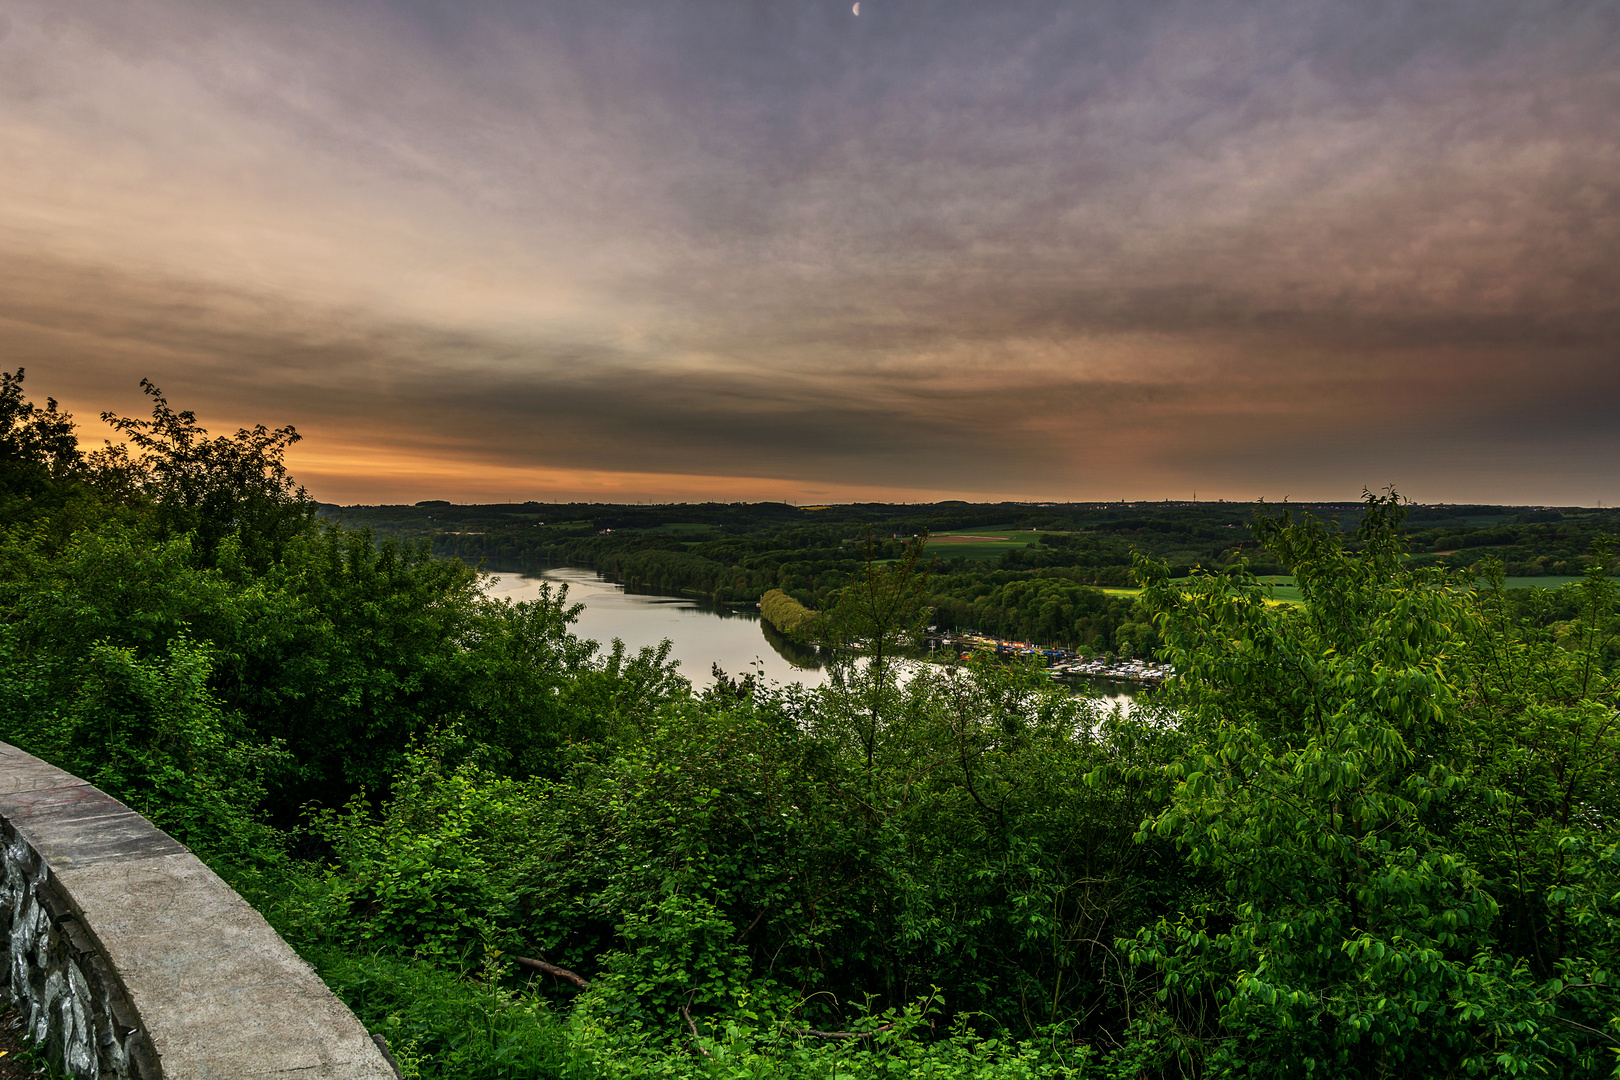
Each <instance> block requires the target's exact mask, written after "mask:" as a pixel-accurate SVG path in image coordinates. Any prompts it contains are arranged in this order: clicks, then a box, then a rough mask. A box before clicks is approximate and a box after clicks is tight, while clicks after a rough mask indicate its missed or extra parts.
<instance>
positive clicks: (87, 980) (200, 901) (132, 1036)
mask: <svg viewBox="0 0 1620 1080" xmlns="http://www.w3.org/2000/svg"><path fill="white" fill-rule="evenodd" d="M0 843H3V844H4V851H3V859H4V882H3V885H0V942H3V943H4V945H5V949H6V952H5V960H6V969H7V975H6V977H5V980H4V985H0V994H4V995H6V996H9V997H10V999H11V1000H12V1001H14V1002H15V1003H16V1004H17V1006H18V1008H19V1010H20V1011H21V1012H22V1013H23V1016H24V1018H25V1019H26V1021H27V1025H28V1033H29V1035H30V1036H31V1037H33V1038H34V1039H35V1040H36V1041H38V1042H42V1043H44V1044H45V1045H46V1046H47V1047H48V1048H49V1054H50V1058H51V1060H52V1061H53V1062H55V1063H57V1064H58V1065H59V1066H60V1067H61V1068H62V1070H63V1071H64V1072H66V1073H68V1074H69V1075H70V1076H72V1077H74V1078H75V1080H100V1078H112V1077H116V1078H118V1080H159V1078H163V1080H252V1078H266V1080H269V1078H273V1077H283V1076H286V1077H289V1078H290V1077H294V1076H296V1077H299V1078H309V1080H395V1078H396V1076H397V1073H396V1072H395V1070H394V1069H393V1067H392V1066H391V1065H390V1064H389V1062H388V1061H387V1059H386V1058H385V1057H384V1054H383V1052H382V1050H381V1049H380V1048H379V1046H378V1045H377V1044H376V1043H374V1042H373V1041H372V1039H371V1037H370V1036H369V1035H367V1033H366V1030H365V1028H364V1027H362V1026H361V1024H360V1021H359V1020H357V1019H356V1018H355V1016H354V1014H353V1013H351V1012H350V1011H349V1010H348V1008H347V1007H346V1006H344V1004H343V1003H342V1002H341V1001H339V1000H338V999H337V998H336V997H335V996H334V995H333V994H332V992H331V991H330V990H328V989H327V988H326V985H325V984H324V983H322V982H321V980H320V978H319V977H318V976H316V974H315V972H314V971H313V970H312V969H311V968H310V966H309V965H308V964H306V963H305V962H304V961H303V960H302V959H300V958H299V957H298V955H297V954H296V953H295V952H293V950H292V948H291V946H289V945H288V944H287V943H286V942H285V941H283V940H282V939H281V936H280V935H279V934H277V933H276V932H275V931H274V930H272V929H271V928H270V925H269V924H268V923H267V922H265V921H264V918H263V917H262V916H261V915H260V914H259V913H258V912H256V911H254V910H253V909H252V908H251V907H249V906H248V904H247V902H246V901H244V900H243V899H242V898H241V897H240V896H238V895H237V894H236V893H235V891H234V890H232V889H231V887H230V886H228V885H226V884H225V882H223V881H222V880H220V878H219V876H218V875H216V874H215V873H214V872H213V871H211V870H209V869H208V868H207V867H206V866H204V865H203V864H202V863H201V862H200V861H199V860H198V859H197V857H196V856H195V855H193V854H191V852H190V851H188V850H187V849H186V848H185V847H184V846H183V845H182V844H180V843H178V842H177V841H175V840H174V839H173V838H172V837H170V836H169V835H168V834H167V833H165V832H163V831H162V830H160V829H158V828H157V827H156V826H154V825H153V824H152V823H151V822H149V821H147V820H146V819H145V818H143V817H141V816H140V815H139V814H137V813H135V812H134V811H133V810H131V809H129V808H128V807H127V806H125V805H124V804H123V803H121V802H119V801H118V800H117V799H114V798H112V797H111V796H110V795H108V794H106V793H105V792H103V791H101V790H100V789H98V788H96V787H93V786H92V785H90V784H88V783H86V782H85V781H83V780H80V779H79V778H77V777H75V776H72V775H70V774H68V773H65V772H63V771H62V770H61V769H58V768H55V767H54V766H51V765H47V764H46V763H45V762H43V761H41V760H40V759H38V758H36V757H34V756H32V755H31V754H26V753H24V752H23V751H21V750H18V749H17V748H16V747H14V746H10V745H7V744H5V743H0Z"/></svg>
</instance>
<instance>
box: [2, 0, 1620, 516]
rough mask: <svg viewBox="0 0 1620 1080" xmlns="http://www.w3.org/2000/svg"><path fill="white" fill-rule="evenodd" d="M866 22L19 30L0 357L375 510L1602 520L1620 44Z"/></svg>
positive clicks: (181, 8)
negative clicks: (1285, 490)
mask: <svg viewBox="0 0 1620 1080" xmlns="http://www.w3.org/2000/svg"><path fill="white" fill-rule="evenodd" d="M869 6H870V8H871V10H870V11H868V10H867V9H866V8H865V7H863V12H862V16H861V18H860V19H859V20H853V19H850V18H849V17H848V12H847V8H845V9H843V10H842V11H841V12H840V11H837V10H835V9H836V8H837V7H838V5H828V6H825V7H823V6H818V5H789V6H777V5H757V6H755V7H752V8H747V9H739V8H738V7H737V6H736V5H733V4H721V3H718V2H714V3H709V2H695V0H694V2H665V3H657V4H654V3H646V4H627V5H622V6H620V5H616V6H615V9H614V11H613V12H612V13H611V15H609V13H607V12H606V11H605V10H603V9H597V8H591V7H589V6H585V7H581V6H578V5H560V4H524V5H518V4H510V5H502V4H493V5H480V6H479V7H478V8H477V9H476V10H474V9H468V8H466V7H465V5H449V4H437V3H416V4H409V5H407V4H402V3H401V4H391V3H385V2H383V0H367V2H360V0H355V2H343V3H326V4H318V5H317V4H290V5H285V6H280V5H278V6H277V7H275V8H274V9H269V8H264V7H263V6H260V5H247V4H219V3H207V4H204V3H200V2H188V0H127V2H120V3H117V4H114V3H111V2H110V0H52V2H51V3H49V4H46V3H43V2H42V0H12V2H11V3H9V4H8V6H7V10H8V12H9V13H10V18H11V26H12V30H11V33H10V34H9V36H6V37H4V39H3V40H0V175H3V176H5V177H6V178H7V179H6V182H5V183H6V190H5V196H6V197H5V198H4V199H3V200H0V320H3V322H0V326H4V327H5V333H4V334H3V335H0V360H4V362H5V363H7V364H8V365H11V366H16V365H18V364H24V363H26V364H27V365H28V366H29V367H30V385H31V386H33V385H36V383H37V385H38V386H39V387H40V388H41V392H42V393H43V392H47V391H48V392H52V393H56V394H57V396H59V397H62V398H63V399H64V400H65V401H69V402H71V403H72V404H73V405H74V407H76V408H78V409H79V410H80V412H81V416H83V415H87V414H91V413H93V412H94V411H96V410H99V409H100V408H102V407H111V408H116V409H121V410H126V411H127V410H130V409H133V408H138V407H139V404H140V403H139V401H138V400H135V399H136V397H137V395H135V393H134V387H135V383H136V382H137V380H138V379H139V378H140V377H141V376H142V375H150V376H152V377H153V378H155V379H156V380H157V381H159V382H160V384H162V385H163V386H164V387H165V389H166V390H168V391H169V393H170V396H171V398H172V399H174V400H175V401H176V402H178V403H183V404H186V405H195V407H197V408H198V409H199V411H200V412H201V413H203V415H204V416H205V417H210V418H217V420H216V422H217V423H218V424H220V425H221V426H231V425H234V424H237V423H251V422H256V421H259V420H264V421H266V422H271V423H281V422H286V421H289V420H290V421H293V422H295V423H297V424H298V425H299V427H300V429H301V430H305V431H307V432H308V433H309V434H310V435H311V440H310V442H309V443H306V444H305V446H304V447H303V448H301V449H300V452H301V453H304V452H309V453H313V450H311V449H310V448H311V446H312V444H313V443H315V442H316V441H317V440H319V439H325V440H327V441H328V445H329V446H335V445H342V446H344V447H346V448H347V449H346V450H345V451H344V453H345V454H348V455H350V456H349V457H348V458H342V457H341V456H340V457H334V456H333V454H332V452H331V451H330V450H327V451H322V455H323V456H321V458H320V461H321V462H322V465H321V468H322V469H323V470H325V471H324V472H323V473H322V474H321V475H322V476H323V477H324V478H325V479H323V481H322V482H323V483H328V484H334V485H337V484H340V483H341V485H342V486H343V489H344V490H345V491H349V492H351V493H359V492H363V491H364V490H365V483H366V481H365V479H364V475H359V476H358V477H357V478H355V479H350V480H343V481H340V480H339V479H337V478H338V477H340V476H341V474H342V467H341V461H342V460H350V461H352V462H353V464H354V469H355V470H356V472H357V473H358V474H363V473H364V472H365V471H367V470H369V471H370V473H371V474H372V475H374V476H375V477H376V478H377V485H378V490H379V491H381V490H382V489H383V488H384V487H385V486H388V485H392V486H388V490H390V491H396V490H403V489H402V488H400V487H399V485H400V484H403V483H405V481H404V480H402V479H400V478H399V476H398V475H397V474H398V470H397V469H395V470H392V471H389V470H388V469H387V468H386V467H385V466H384V465H382V464H380V462H383V461H385V460H389V459H392V460H396V461H410V462H414V463H415V465H413V468H415V469H417V471H418V472H419V473H420V474H421V475H422V476H424V477H427V476H429V475H431V476H432V477H434V478H435V479H434V480H433V481H432V484H433V487H434V493H436V494H439V495H443V494H445V484H446V483H448V482H449V481H447V480H446V479H445V478H447V477H454V476H457V475H460V476H463V477H465V478H466V480H465V482H466V484H467V485H468V486H469V490H471V489H472V488H473V487H475V486H476V485H477V484H478V483H480V480H479V476H480V474H481V473H482V474H484V475H488V474H489V473H490V472H491V470H495V471H499V472H500V474H501V475H503V476H508V477H511V478H513V481H512V482H513V483H514V484H516V483H517V481H516V479H515V478H516V477H518V476H520V475H525V473H524V470H528V473H527V474H526V475H531V476H532V477H534V481H533V482H534V483H535V484H536V485H541V486H544V485H547V484H552V483H554V482H560V481H558V480H557V478H558V477H562V476H574V477H585V476H586V475H587V474H589V475H602V476H605V475H608V474H624V475H626V476H633V477H637V478H639V479H637V480H636V483H637V484H642V485H643V486H644V487H645V486H647V485H652V486H655V484H653V482H652V481H646V480H645V479H644V478H646V477H655V476H660V475H662V476H668V477H670V481H669V483H670V484H671V485H672V491H673V490H674V487H673V486H679V485H685V486H686V487H685V488H683V490H687V489H691V490H696V489H695V488H694V487H693V485H696V484H698V481H696V480H693V479H692V478H693V477H708V478H710V480H707V481H703V483H706V484H709V485H710V487H711V488H712V489H715V490H718V489H719V488H720V487H722V486H723V485H724V484H727V483H731V484H734V485H735V486H736V488H737V490H743V489H745V488H746V489H747V490H751V491H762V490H764V488H766V487H769V486H770V485H772V484H781V485H790V486H791V489H792V490H800V488H802V487H803V485H806V484H808V485H813V486H814V487H815V488H816V490H817V491H824V490H825V491H832V490H849V491H854V490H857V489H858V490H861V491H879V490H887V491H892V492H896V493H903V492H908V491H930V492H977V493H994V492H998V491H1003V492H1013V491H1017V492H1020V493H1029V494H1036V495H1043V496H1050V497H1066V496H1074V497H1091V496H1095V497H1110V496H1129V497H1139V496H1152V495H1155V494H1160V493H1164V492H1172V491H1174V492H1178V493H1179V492H1180V490H1181V489H1182V488H1189V487H1193V486H1196V487H1197V488H1198V489H1199V490H1200V492H1206V493H1208V494H1210V495H1215V494H1218V493H1219V492H1220V491H1222V490H1227V491H1230V492H1233V493H1237V494H1240V495H1241V496H1242V497H1247V496H1248V495H1249V494H1252V493H1253V489H1254V488H1255V487H1264V486H1267V485H1274V484H1286V485H1289V486H1290V487H1291V489H1292V490H1293V491H1294V493H1295V494H1296V495H1297V496H1299V497H1324V496H1343V495H1345V494H1346V492H1345V491H1344V490H1343V485H1345V484H1347V483H1348V484H1350V485H1351V486H1352V487H1354V486H1357V485H1359V483H1361V482H1362V481H1360V480H1353V479H1351V478H1353V477H1356V476H1360V475H1362V474H1371V473H1380V474H1383V473H1391V472H1393V473H1400V472H1402V467H1403V465H1404V466H1405V467H1406V469H1407V470H1408V471H1410V472H1411V473H1413V474H1414V475H1420V476H1422V477H1423V478H1424V479H1423V481H1422V482H1423V483H1424V484H1425V485H1431V486H1432V491H1433V497H1436V498H1445V497H1448V496H1447V494H1446V491H1447V485H1448V484H1450V485H1453V486H1455V487H1456V488H1457V489H1458V490H1462V489H1463V488H1467V489H1468V490H1471V491H1480V492H1486V491H1495V492H1497V495H1496V496H1494V497H1497V498H1504V499H1507V498H1514V499H1530V500H1532V501H1541V500H1539V499H1536V498H1535V493H1536V492H1539V491H1544V490H1546V491H1550V490H1554V489H1555V488H1556V489H1557V490H1559V491H1563V492H1566V493H1567V494H1566V495H1565V496H1562V497H1566V498H1572V499H1574V498H1584V499H1586V500H1589V501H1590V500H1595V499H1596V498H1609V499H1611V500H1612V498H1613V495H1612V492H1610V488H1611V487H1613V486H1615V482H1616V481H1617V480H1620V476H1615V475H1612V471H1606V467H1603V466H1596V467H1594V468H1593V469H1590V470H1585V471H1582V472H1581V473H1580V475H1579V476H1578V477H1574V478H1570V477H1562V478H1559V477H1555V475H1554V474H1555V473H1557V472H1558V471H1559V470H1558V465H1557V462H1558V461H1559V460H1560V459H1561V458H1562V457H1564V456H1566V455H1568V454H1570V453H1576V452H1579V453H1583V454H1596V455H1602V454H1605V453H1608V452H1609V450H1611V449H1613V448H1614V444H1615V442H1616V439H1617V436H1620V433H1617V432H1616V430H1615V427H1616V417H1615V416H1614V415H1613V413H1612V411H1611V410H1609V409H1608V408H1607V406H1606V405H1605V404H1604V402H1605V400H1608V399H1606V398H1605V397H1604V395H1605V394H1608V393H1609V392H1610V391H1611V389H1612V388H1613V387H1612V384H1613V382H1614V379H1615V377H1614V376H1613V375H1612V374H1610V368H1611V367H1612V357H1613V356H1614V354H1615V351H1614V346H1615V344H1616V338H1617V326H1620V317H1617V312H1616V300H1615V297H1616V296H1620V256H1617V255H1616V252H1620V244H1617V241H1620V180H1617V177H1620V137H1617V136H1616V134H1615V131H1614V128H1613V123H1612V120H1613V116H1614V115H1615V112H1616V107H1617V106H1620V100H1617V97H1620V83H1617V82H1616V80H1615V79H1614V77H1613V74H1612V73H1613V71H1615V70H1616V67H1617V65H1616V63H1615V61H1616V59H1617V57H1616V53H1617V50H1620V26H1617V16H1616V15H1615V13H1614V11H1613V10H1612V8H1610V7H1608V6H1607V5H1602V4H1595V3H1592V4H1572V5H1565V6H1564V7H1562V8H1560V9H1559V11H1558V12H1557V13H1556V14H1552V15H1545V16H1532V15H1528V14H1526V13H1525V10H1524V9H1522V8H1521V7H1520V6H1519V5H1514V4H1508V3H1492V2H1482V3H1478V4H1471V5H1468V6H1467V8H1466V10H1463V9H1451V10H1441V9H1431V8H1428V7H1425V6H1421V5H1402V4H1379V5H1372V4H1365V5H1362V4H1348V5H1347V4H1327V3H1316V4H1310V3H1307V4H1297V3H1296V4H1287V5H1283V4H1276V5H1251V4H1244V5H1235V4H1234V5H1225V4H1213V5H1211V4H1197V5H1194V4H1170V5H1153V6H1151V7H1150V6H1147V5H1140V4H1125V3H1117V4H1108V3H1105V4H1096V5H1087V6H1086V7H1084V8H1078V7H1075V6H1073V5H1063V4H1056V3H1049V2H1041V3H1037V2H1034V0H1028V2H1026V0H1013V2H1009V3H1006V4H998V5H995V6H994V7H985V6H984V5H980V4H970V3H950V2H931V3H922V2H921V0H893V2H881V0H880V2H874V3H872V4H870V5H869ZM1504 448H1505V449H1504ZM309 460H311V461H312V462H313V461H314V460H315V458H314V457H311V458H310V459H309ZM1611 460H1612V455H1611ZM385 472H387V473H388V475H389V476H392V477H393V479H389V480H387V481H386V483H385V482H384V480H383V479H382V476H383V474H384V473H385ZM548 478H549V479H548ZM677 478H682V479H677ZM1393 478H1395V479H1399V476H1395V477H1393ZM1382 479H1383V477H1382V476H1378V477H1372V480H1373V481H1376V482H1382ZM426 482H427V481H426V480H424V483H426ZM579 482H581V483H585V482H586V481H585V480H580V481H579ZM590 483H597V481H594V480H593V481H590ZM518 486H521V484H518ZM548 490H549V489H548ZM706 490H708V489H706ZM1579 492H1586V494H1585V495H1580V494H1579ZM648 493H649V494H650V495H655V494H656V492H652V491H650V490H649V492H648ZM1349 493H1350V494H1353V493H1354V492H1353V491H1351V492H1349ZM514 494H516V493H515V492H514ZM423 497H426V496H423ZM897 497H898V496H897ZM1471 497H1472V496H1471Z"/></svg>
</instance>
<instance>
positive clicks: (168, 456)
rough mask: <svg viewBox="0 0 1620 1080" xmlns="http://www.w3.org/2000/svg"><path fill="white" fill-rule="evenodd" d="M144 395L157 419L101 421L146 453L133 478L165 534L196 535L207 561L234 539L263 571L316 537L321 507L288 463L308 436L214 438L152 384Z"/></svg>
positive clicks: (259, 433) (252, 433) (259, 430)
mask: <svg viewBox="0 0 1620 1080" xmlns="http://www.w3.org/2000/svg"><path fill="white" fill-rule="evenodd" d="M141 389H142V390H144V391H145V392H146V395H147V396H148V397H150V398H151V399H152V419H150V420H139V419H133V418H130V417H123V416H118V415H116V414H114V413H110V412H104V413H102V414H101V419H102V420H103V421H104V422H106V423H107V424H109V425H111V426H112V427H113V428H114V429H115V430H116V431H118V432H119V433H120V434H122V435H123V436H124V437H125V438H127V439H128V440H129V442H130V443H131V444H133V445H134V447H135V448H136V449H137V450H139V451H140V456H139V457H138V458H136V459H134V460H133V462H132V464H131V465H130V469H131V473H132V476H133V477H134V483H135V485H136V486H137V487H138V488H139V490H140V491H141V493H142V494H143V495H144V496H145V497H146V498H147V499H149V500H150V501H151V502H152V503H153V504H154V505H155V507H156V515H155V519H156V524H157V526H158V527H159V529H160V530H161V532H162V534H163V535H167V536H180V535H185V534H187V533H195V534H196V536H197V554H198V556H199V557H200V558H202V559H203V560H204V561H205V562H207V563H212V561H213V560H214V558H215V557H216V555H217V553H218V551H219V547H220V544H221V543H222V542H223V541H224V539H225V538H226V537H227V536H232V535H234V536H237V537H239V538H240V541H241V546H242V550H243V553H244V555H245V557H246V558H247V559H248V561H249V562H250V563H252V564H253V565H254V566H255V567H257V568H263V567H264V566H266V565H268V564H269V563H271V562H274V561H275V560H277V559H279V558H280V557H281V556H282V554H283V553H284V552H285V549H286V545H287V544H288V542H290V541H291V540H292V538H293V537H295V536H299V535H301V534H304V533H307V532H308V531H309V529H310V527H311V525H312V523H313V521H314V519H315V504H314V501H313V500H311V499H310V497H309V494H308V493H307V492H306V491H305V490H304V489H303V488H302V487H300V486H299V485H298V484H296V483H295V482H294V481H293V479H292V477H291V476H290V475H288V473H287V466H286V461H285V458H286V453H287V450H288V448H289V447H291V446H292V445H293V444H295V443H297V442H298V441H299V439H300V438H301V436H300V435H299V434H298V432H297V431H296V430H294V429H293V428H292V427H291V426H288V427H283V428H277V429H275V430H274V431H271V430H270V429H268V428H266V427H265V426H264V425H263V424H257V425H255V426H254V427H253V428H252V429H251V430H250V429H248V428H241V429H239V430H238V431H237V432H236V434H235V435H234V436H229V437H227V436H224V435H221V436H216V437H214V438H209V436H208V432H207V430H206V429H204V428H203V427H202V426H201V425H199V424H198V423H197V417H196V414H195V413H193V412H192V411H191V410H189V409H187V410H183V411H181V412H176V411H174V409H173V408H171V407H170V405H169V402H168V399H167V398H165V397H164V396H163V394H162V392H161V391H160V390H159V389H158V388H157V387H156V386H154V385H153V384H152V383H151V382H150V381H148V380H146V379H142V380H141Z"/></svg>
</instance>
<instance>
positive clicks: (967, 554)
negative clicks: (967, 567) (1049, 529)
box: [928, 526, 1041, 562]
mask: <svg viewBox="0 0 1620 1080" xmlns="http://www.w3.org/2000/svg"><path fill="white" fill-rule="evenodd" d="M1040 535H1041V534H1040V533H1039V532H1036V531H1033V530H1029V529H1012V528H996V527H994V526H985V527H982V528H978V529H958V530H956V531H954V532H942V533H935V534H934V535H932V536H931V537H929V538H928V553H929V554H930V555H932V556H933V557H934V558H936V559H966V560H967V561H968V562H993V561H995V560H996V559H999V558H1001V556H1002V555H1003V554H1005V553H1006V552H1008V551H1011V550H1013V549H1014V548H1026V547H1029V545H1031V544H1033V543H1035V541H1036V540H1038V539H1040ZM969 536H972V537H978V536H994V537H1002V538H1004V539H996V540H953V539H951V537H969Z"/></svg>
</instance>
